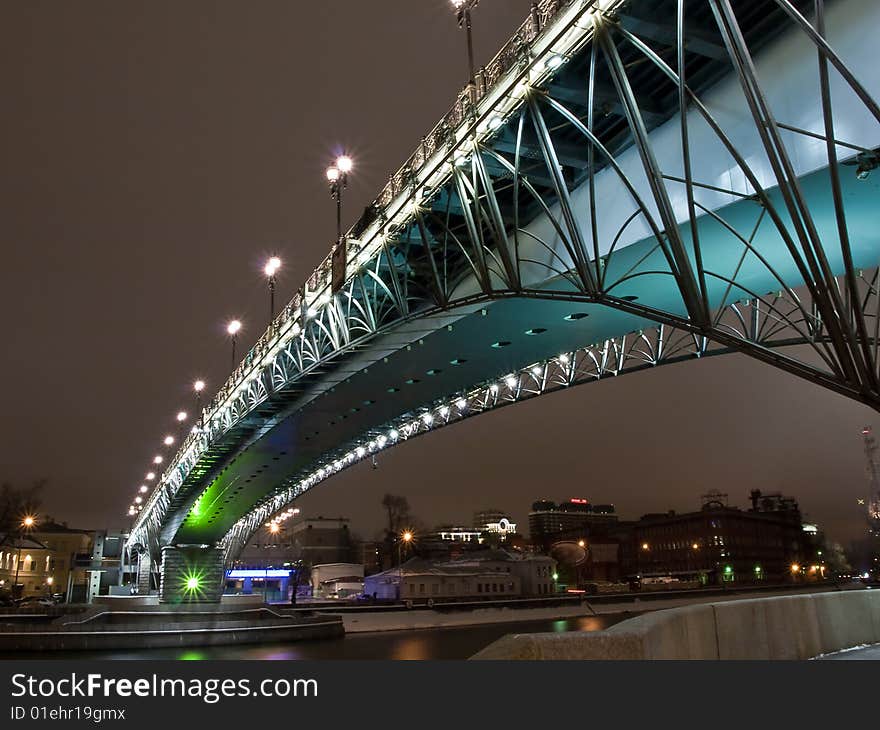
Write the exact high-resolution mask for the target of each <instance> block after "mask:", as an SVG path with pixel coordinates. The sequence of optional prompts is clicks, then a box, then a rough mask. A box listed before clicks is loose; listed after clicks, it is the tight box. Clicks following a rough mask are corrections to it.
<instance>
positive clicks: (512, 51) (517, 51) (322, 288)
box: [135, 0, 600, 529]
mask: <svg viewBox="0 0 880 730" xmlns="http://www.w3.org/2000/svg"><path fill="white" fill-rule="evenodd" d="M577 2H583V0H540V2H536V3H534V4H533V5H532V9H531V12H530V13H529V17H528V18H527V19H526V21H525V22H524V23H522V25H520V27H519V28H518V29H517V30H516V31H515V32H514V34H513V35H512V36H511V38H510V39H509V40H508V41H507V43H506V44H505V45H504V46H503V47H502V48H501V50H500V51H499V52H498V53H497V54H496V55H495V57H494V58H493V59H492V60H491V61H489V63H488V64H486V66H484V67H483V68H481V69H480V70H479V72H478V73H477V74H476V79H475V83H474V85H473V87H470V86H469V87H466V88H465V89H464V90H463V91H462V92H461V93H460V94H459V95H458V96H457V98H456V100H455V103H454V104H453V106H452V108H451V109H450V110H449V111H448V112H447V113H446V114H445V115H444V117H443V118H442V119H441V120H440V121H439V122H438V123H437V125H436V126H435V127H434V128H433V129H432V130H431V131H430V132H429V133H428V134H427V135H426V136H425V137H423V138H422V141H421V143H420V144H419V146H418V148H417V149H416V150H415V151H414V152H413V154H412V155H410V157H409V158H408V159H407V160H406V162H404V163H403V165H402V166H401V167H400V168H399V169H398V170H397V172H395V173H394V174H393V175H391V177H390V178H389V180H388V182H387V183H386V184H385V186H384V187H383V188H382V190H381V191H380V193H379V195H378V197H377V198H376V199H375V201H374V203H373V207H374V209H376V210H378V211H380V212H379V213H378V217H379V218H380V219H381V218H386V219H387V215H386V214H387V209H388V207H389V206H390V205H391V204H392V203H393V202H394V200H395V199H396V198H397V197H398V196H400V195H401V194H403V193H405V192H406V191H407V190H410V189H412V186H413V185H414V183H415V181H416V180H417V179H418V177H419V174H420V173H421V172H422V171H423V170H424V168H425V167H426V166H427V165H428V163H429V161H431V160H432V158H434V157H435V156H436V155H437V154H438V153H444V154H451V153H452V150H453V149H454V146H455V144H456V139H457V137H456V132H457V131H458V130H459V129H460V128H462V127H463V126H466V125H468V124H469V123H471V122H472V121H473V120H474V118H475V115H476V109H477V106H478V105H479V103H480V102H481V101H483V100H484V99H485V98H486V97H487V96H489V95H490V94H491V92H492V91H493V90H494V88H495V87H496V85H497V84H498V83H499V82H500V81H501V80H502V79H503V78H504V77H505V76H507V75H508V74H509V73H510V72H511V71H514V70H516V69H523V68H526V67H527V66H528V64H529V63H530V61H531V58H530V51H531V49H532V47H533V46H534V44H535V41H536V40H537V39H538V38H539V37H540V36H541V35H542V33H543V32H544V31H545V30H546V29H547V27H548V26H550V25H551V24H552V23H553V22H554V21H556V20H557V19H558V18H559V17H560V15H561V14H562V13H564V12H565V11H566V10H567V9H568V8H569V7H571V5H572V4H574V3H577ZM599 2H600V0H591V1H589V0H588V2H587V3H586V4H587V5H594V4H598V3H599ZM349 233H351V230H349ZM346 240H348V241H349V242H350V243H353V244H354V245H355V246H356V247H357V246H358V242H357V241H354V240H352V239H351V238H350V237H348V236H347V237H346ZM359 253H360V254H361V255H360V256H355V257H354V258H352V259H347V261H346V271H345V279H346V280H347V279H348V278H349V277H350V276H351V275H352V274H353V273H355V272H356V271H357V269H358V267H360V266H361V265H362V264H363V263H364V262H365V261H364V257H365V256H366V257H367V258H368V257H369V255H370V252H369V251H367V250H365V249H364V248H360V250H359ZM332 276H333V252H332V250H331V252H330V253H329V254H328V255H327V256H326V257H325V258H324V260H323V261H321V263H320V264H318V266H317V267H316V268H315V270H314V271H313V272H312V274H311V276H310V277H309V278H308V280H307V281H306V282H305V285H304V286H303V287H302V288H301V289H300V290H299V291H298V292H297V293H296V295H295V296H294V297H293V299H292V300H291V301H290V302H289V303H288V304H287V305H286V306H285V307H283V308H282V310H281V312H280V313H279V314H278V316H277V317H275V319H274V320H273V321H272V322H271V323H270V324H269V327H268V328H267V329H266V331H265V332H264V333H263V335H262V336H261V337H260V339H259V340H257V342H256V343H255V344H254V345H253V347H251V348H250V349H249V350H248V352H247V354H246V355H245V356H244V358H243V359H242V361H241V363H239V365H238V367H236V368H235V370H234V371H233V372H232V373H231V374H230V375H229V377H228V378H227V380H226V382H225V383H224V384H223V386H222V387H221V388H220V389H219V390H218V392H217V394H216V395H215V396H214V398H212V399H211V401H210V402H209V403H207V404H206V405H205V407H204V408H203V409H202V412H201V413H199V414H197V415H198V417H199V424H202V426H203V427H202V428H198V427H197V428H194V430H193V432H191V433H190V434H189V435H188V437H187V438H186V439H185V440H184V441H183V443H182V444H181V446H180V449H179V450H178V452H177V454H176V456H175V458H174V459H173V460H172V461H171V462H170V463H169V465H168V468H167V469H166V471H165V473H163V475H162V478H161V479H160V481H159V484H160V486H161V485H162V484H164V483H166V481H167V478H168V475H170V474H173V473H174V471H175V470H176V469H178V468H179V466H180V464H181V463H183V462H184V461H185V460H186V456H187V455H188V454H190V453H191V450H193V449H195V450H198V449H201V448H206V447H207V444H206V443H205V439H204V432H205V431H207V432H211V430H212V429H211V428H210V424H211V423H212V421H213V420H215V419H219V418H222V412H223V408H224V407H225V406H226V405H227V404H228V403H230V402H231V400H232V399H233V397H234V394H235V393H236V392H237V391H238V389H239V388H240V387H241V385H242V383H244V382H245V381H246V379H247V378H249V377H251V376H252V375H253V372H254V370H255V368H260V367H261V363H262V361H263V359H264V358H265V356H266V355H267V354H268V353H269V352H270V351H271V350H272V349H273V348H275V347H277V346H278V344H279V342H280V341H282V340H283V338H284V337H285V335H290V333H291V332H293V334H296V333H298V332H299V329H297V328H302V327H304V325H305V322H306V320H307V319H308V318H309V316H310V312H309V310H310V307H311V305H312V304H313V303H314V302H315V301H317V300H319V299H321V298H322V297H325V296H327V295H329V294H330V292H331V281H332ZM205 424H209V427H207V428H205V427H204V425H205ZM158 493H159V489H156V490H154V492H153V493H152V494H151V495H150V498H149V499H148V500H147V503H146V504H145V505H144V506H143V510H142V512H141V515H140V516H139V519H138V523H137V525H136V526H135V529H140V528H141V526H142V524H143V519H144V517H145V516H146V515H147V514H148V513H149V511H150V509H151V508H152V507H153V506H154V505H155V502H156V500H157V498H158V497H157V495H158Z"/></svg>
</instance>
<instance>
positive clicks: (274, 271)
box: [263, 256, 281, 324]
mask: <svg viewBox="0 0 880 730" xmlns="http://www.w3.org/2000/svg"><path fill="white" fill-rule="evenodd" d="M280 268H281V259H279V258H278V257H277V256H273V257H272V258H270V259H269V260H268V261H267V262H266V265H265V266H264V267H263V273H265V274H266V279H267V281H268V283H269V324H272V320H273V319H275V282H276V277H277V275H278V269H280Z"/></svg>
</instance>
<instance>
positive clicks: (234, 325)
mask: <svg viewBox="0 0 880 730" xmlns="http://www.w3.org/2000/svg"><path fill="white" fill-rule="evenodd" d="M240 329H241V322H239V321H238V320H237V319H233V320H232V321H231V322H230V323H229V324H228V325H226V334H228V335H229V339H230V340H232V369H233V370H235V340H236V335H238V331H239V330H240Z"/></svg>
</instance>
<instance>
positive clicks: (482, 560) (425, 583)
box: [364, 550, 556, 603]
mask: <svg viewBox="0 0 880 730" xmlns="http://www.w3.org/2000/svg"><path fill="white" fill-rule="evenodd" d="M555 568H556V564H555V561H554V560H553V559H552V558H549V557H546V556H543V555H537V556H533V555H521V554H515V553H509V552H507V551H505V550H482V551H478V552H473V553H470V554H468V555H467V556H466V557H462V558H459V559H457V560H441V561H435V560H425V559H423V558H412V559H410V560H408V561H406V562H405V563H403V565H401V566H400V567H399V568H392V569H391V570H386V571H384V572H382V573H377V574H375V575H370V576H367V577H366V578H364V593H365V594H366V595H368V596H373V597H375V598H376V599H377V600H397V599H398V598H401V599H403V600H412V601H414V602H422V601H424V602H428V601H429V600H430V602H432V603H433V602H434V601H439V600H461V599H471V600H473V599H486V600H492V599H498V600H501V599H505V598H522V597H524V596H549V595H552V594H553V593H554V592H555V578H554V575H555Z"/></svg>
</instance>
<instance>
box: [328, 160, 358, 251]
mask: <svg viewBox="0 0 880 730" xmlns="http://www.w3.org/2000/svg"><path fill="white" fill-rule="evenodd" d="M353 167H354V163H353V162H352V159H351V157H349V156H348V155H342V156H340V157H337V158H336V164H335V165H333V166H331V167H328V168H327V182H328V183H329V185H330V197H331V198H333V200H335V201H336V241H337V243H339V242H341V241H342V191H343V190H345V188H346V186H347V185H348V173H350V172H351V170H352V168H353Z"/></svg>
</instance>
